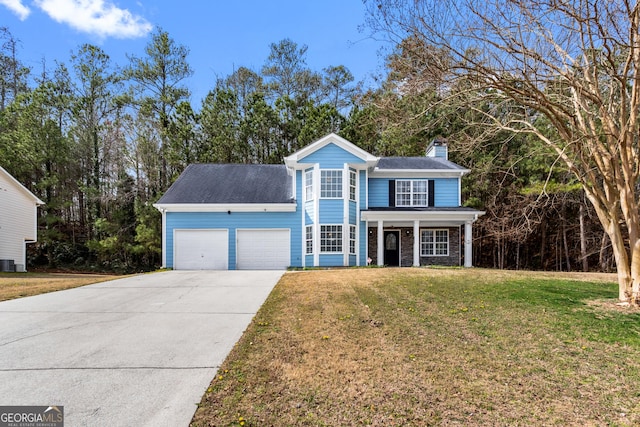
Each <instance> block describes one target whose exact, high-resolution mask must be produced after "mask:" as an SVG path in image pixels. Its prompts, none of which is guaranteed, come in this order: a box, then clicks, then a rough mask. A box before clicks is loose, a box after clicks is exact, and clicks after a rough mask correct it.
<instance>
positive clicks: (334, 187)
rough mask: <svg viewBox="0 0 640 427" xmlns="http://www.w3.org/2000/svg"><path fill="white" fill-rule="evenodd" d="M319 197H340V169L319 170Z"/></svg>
mask: <svg viewBox="0 0 640 427" xmlns="http://www.w3.org/2000/svg"><path fill="white" fill-rule="evenodd" d="M320 197H323V198H330V199H340V198H342V171H341V170H321V171H320Z"/></svg>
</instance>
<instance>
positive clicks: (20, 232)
mask: <svg viewBox="0 0 640 427" xmlns="http://www.w3.org/2000/svg"><path fill="white" fill-rule="evenodd" d="M36 209H37V205H36V202H35V200H33V199H32V198H31V197H29V196H28V195H27V194H26V192H25V189H24V188H20V187H19V186H18V185H17V184H16V183H15V182H14V181H13V180H12V179H11V178H9V177H7V176H6V175H5V174H4V173H3V172H2V171H0V259H9V260H13V261H14V262H15V263H16V264H22V265H24V264H25V261H26V259H25V257H26V247H25V240H32V241H33V240H36V233H37V227H36Z"/></svg>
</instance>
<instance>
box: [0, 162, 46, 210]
mask: <svg viewBox="0 0 640 427" xmlns="http://www.w3.org/2000/svg"><path fill="white" fill-rule="evenodd" d="M0 174H2V175H5V176H6V177H7V179H8V180H9V182H11V183H13V184H14V185H15V186H16V187H17V188H18V189H19V190H20V192H21V193H23V194H24V195H25V196H27V198H29V199H31V200H32V201H33V202H34V203H35V204H36V205H44V204H45V203H44V202H43V201H42V200H40V199H39V198H38V197H36V195H35V194H33V193H32V192H31V191H29V189H27V187H25V186H24V185H22V184H20V182H19V181H18V180H17V179H15V178H14V177H13V176H11V174H10V173H9V172H7V171H6V170H5V169H4V168H3V167H2V166H0Z"/></svg>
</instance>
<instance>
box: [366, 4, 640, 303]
mask: <svg viewBox="0 0 640 427" xmlns="http://www.w3.org/2000/svg"><path fill="white" fill-rule="evenodd" d="M367 5H368V8H369V11H370V15H371V20H370V24H371V27H372V28H373V29H374V30H375V31H379V32H380V33H382V34H387V35H389V36H391V37H392V38H393V39H394V40H395V41H397V40H402V39H405V38H407V37H419V38H421V39H422V40H423V41H424V43H425V45H430V46H433V47H435V48H437V49H444V50H446V51H447V52H448V54H449V55H450V56H451V58H452V64H451V65H452V67H453V72H452V73H451V79H452V81H451V87H452V88H461V87H472V91H469V92H467V93H466V94H465V96H460V95H461V93H460V92H457V93H453V91H452V93H450V94H449V95H450V96H460V98H461V99H462V98H464V99H465V100H466V102H467V103H470V104H471V105H473V104H474V103H475V104H476V105H483V106H486V105H495V106H496V110H495V111H501V112H504V111H509V112H510V113H509V114H500V115H498V114H493V111H492V110H491V109H483V110H482V111H479V112H480V113H482V117H483V119H482V123H478V125H482V126H487V127H492V128H494V129H495V128H498V129H501V130H509V131H513V132H519V133H529V134H533V135H535V136H537V137H538V138H540V140H542V141H543V142H544V143H546V144H547V145H548V146H549V147H551V148H552V149H553V150H555V152H556V153H557V155H558V158H559V159H561V160H562V161H563V162H564V163H565V164H566V166H567V167H568V168H569V170H570V171H571V172H572V173H573V174H574V175H575V176H576V178H577V179H578V180H579V182H580V183H581V184H582V186H583V188H584V191H585V194H586V196H587V198H588V199H589V201H590V202H591V203H592V204H593V206H594V208H595V211H596V213H597V215H598V218H599V220H600V222H601V223H602V226H603V228H604V230H605V232H606V233H607V235H608V237H609V239H610V241H611V245H612V248H613V252H614V256H615V260H616V265H617V271H618V283H619V298H620V300H621V301H623V302H625V303H629V304H632V305H635V306H640V212H639V207H640V200H639V197H640V190H639V186H638V179H639V177H640V142H639V138H640V133H639V130H640V129H639V120H638V119H639V116H638V115H639V113H640V33H639V24H640V6H639V5H638V4H637V3H636V2H634V1H627V0H607V1H598V0H557V1H556V0H485V1H477V0H423V1H414V0H375V1H369V2H367ZM461 81H464V82H465V83H466V86H465V85H463V84H462V83H461ZM469 93H471V94H473V96H469ZM487 103H489V104H487ZM505 106H508V108H507V107H505ZM542 124H544V126H543V125H542Z"/></svg>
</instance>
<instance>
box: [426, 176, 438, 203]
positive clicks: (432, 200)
mask: <svg viewBox="0 0 640 427" xmlns="http://www.w3.org/2000/svg"><path fill="white" fill-rule="evenodd" d="M427 182H428V183H429V184H428V186H429V191H428V194H427V197H429V201H428V202H427V204H428V206H434V205H435V199H436V197H435V196H436V195H435V191H434V188H435V185H434V181H433V180H432V179H430V180H429V181H427Z"/></svg>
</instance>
